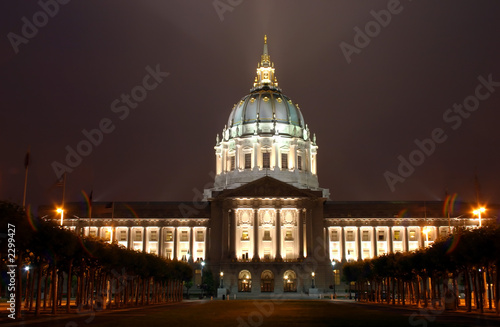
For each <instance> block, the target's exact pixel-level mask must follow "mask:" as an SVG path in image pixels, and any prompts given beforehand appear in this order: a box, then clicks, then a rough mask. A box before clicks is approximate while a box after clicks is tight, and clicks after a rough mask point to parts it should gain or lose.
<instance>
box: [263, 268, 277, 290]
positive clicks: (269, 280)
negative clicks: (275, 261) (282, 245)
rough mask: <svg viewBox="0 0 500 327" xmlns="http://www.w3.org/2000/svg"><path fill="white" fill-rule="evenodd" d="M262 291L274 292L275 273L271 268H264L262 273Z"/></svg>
mask: <svg viewBox="0 0 500 327" xmlns="http://www.w3.org/2000/svg"><path fill="white" fill-rule="evenodd" d="M260 291H261V292H274V274H273V272H272V271H271V270H264V271H263V272H262V274H261V275H260Z"/></svg>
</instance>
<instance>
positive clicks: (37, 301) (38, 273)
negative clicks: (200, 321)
mask: <svg viewBox="0 0 500 327" xmlns="http://www.w3.org/2000/svg"><path fill="white" fill-rule="evenodd" d="M0 221H1V226H6V227H7V226H8V227H9V233H8V234H7V241H8V242H4V241H3V240H2V242H1V254H2V265H3V266H4V267H3V269H2V270H3V271H8V270H9V269H11V268H12V267H13V266H10V267H7V266H8V265H15V269H16V274H15V284H16V287H15V290H16V294H15V301H16V302H15V304H16V307H15V308H16V310H15V314H16V316H17V317H20V316H21V306H22V297H23V296H24V298H25V303H24V308H25V310H27V311H33V310H34V312H35V314H37V315H38V314H39V313H40V310H41V309H42V308H43V309H46V308H47V306H48V307H49V308H51V311H52V313H53V314H55V313H57V312H58V311H66V312H69V310H70V300H71V297H74V298H75V301H76V306H77V308H78V309H85V308H86V309H90V310H93V309H96V308H99V309H104V308H107V307H120V306H126V305H144V304H150V303H159V302H165V301H180V300H181V299H182V289H183V284H184V283H185V282H187V281H189V280H191V278H192V269H191V267H190V266H189V265H188V264H186V263H184V262H179V261H167V260H165V259H163V258H160V257H158V256H155V255H152V254H147V253H141V252H136V251H132V250H127V249H125V248H123V247H121V246H119V245H116V244H108V243H105V242H103V241H101V240H98V239H95V238H87V237H79V236H78V235H76V234H74V233H73V232H71V231H69V230H66V229H62V228H60V226H57V225H56V224H54V223H53V222H50V221H44V220H42V219H38V218H34V217H30V216H29V215H27V214H26V213H25V212H24V210H22V209H21V208H20V207H19V206H17V205H15V204H12V203H6V202H0ZM9 243H10V244H13V245H9ZM9 247H10V248H13V249H15V259H14V258H13V257H14V256H12V255H10V256H9ZM11 252H12V250H11ZM14 260H15V262H13V261H14ZM25 267H29V270H28V272H27V273H25V274H27V277H26V278H25V279H24V278H22V276H23V269H24V268H25ZM5 268H7V269H5ZM3 277H4V278H5V277H7V280H8V279H9V278H10V276H3ZM23 281H24V282H25V283H24V284H25V285H23ZM8 284H9V283H6V285H8ZM42 290H43V296H42ZM64 290H65V291H66V296H64V294H63V292H64ZM5 291H6V293H7V294H8V293H10V292H9V291H8V288H7V289H6V290H5ZM64 297H65V299H66V301H65V303H64V301H63V298H64ZM42 298H43V299H42ZM63 307H65V310H62V309H63ZM58 309H59V310H58Z"/></svg>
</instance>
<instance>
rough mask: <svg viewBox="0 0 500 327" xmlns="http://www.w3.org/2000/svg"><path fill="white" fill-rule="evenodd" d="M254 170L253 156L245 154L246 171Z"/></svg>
mask: <svg viewBox="0 0 500 327" xmlns="http://www.w3.org/2000/svg"><path fill="white" fill-rule="evenodd" d="M250 168H252V154H251V153H245V169H250Z"/></svg>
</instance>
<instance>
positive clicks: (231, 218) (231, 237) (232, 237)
mask: <svg viewBox="0 0 500 327" xmlns="http://www.w3.org/2000/svg"><path fill="white" fill-rule="evenodd" d="M229 224H230V225H231V234H230V235H229V244H230V248H229V255H230V256H231V258H232V259H236V211H234V210H231V209H229Z"/></svg>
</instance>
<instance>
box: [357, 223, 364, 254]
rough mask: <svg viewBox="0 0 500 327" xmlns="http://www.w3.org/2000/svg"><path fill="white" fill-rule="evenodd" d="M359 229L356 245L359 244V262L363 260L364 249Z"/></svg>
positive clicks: (359, 228) (359, 229)
mask: <svg viewBox="0 0 500 327" xmlns="http://www.w3.org/2000/svg"><path fill="white" fill-rule="evenodd" d="M357 229H358V233H357V234H358V235H357V238H358V239H357V242H356V243H357V244H358V260H361V259H362V257H361V252H363V249H362V247H361V227H359V226H358V227H357Z"/></svg>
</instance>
